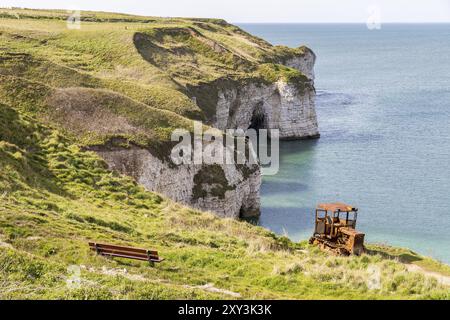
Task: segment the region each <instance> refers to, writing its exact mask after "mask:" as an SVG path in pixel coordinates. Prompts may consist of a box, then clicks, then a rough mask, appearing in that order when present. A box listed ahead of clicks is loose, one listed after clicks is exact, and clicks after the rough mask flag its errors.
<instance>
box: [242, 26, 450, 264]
mask: <svg viewBox="0 0 450 320" xmlns="http://www.w3.org/2000/svg"><path fill="white" fill-rule="evenodd" d="M239 25H240V27H242V28H243V29H244V30H246V31H248V32H250V33H252V34H254V35H257V36H259V37H261V38H263V39H265V40H267V41H269V42H270V43H272V44H274V45H286V46H290V47H297V46H300V45H306V46H308V47H309V48H311V49H312V50H313V51H314V52H315V54H316V55H317V61H316V66H315V73H316V79H315V87H316V91H317V98H316V108H317V115H318V121H319V130H320V133H321V138H320V139H318V140H306V141H289V142H282V143H281V144H280V170H279V172H278V174H276V175H273V176H264V177H263V184H262V190H261V198H262V199H261V201H262V215H261V219H260V221H259V223H260V225H262V226H264V227H267V228H269V229H271V230H273V231H274V232H276V233H278V234H282V235H286V236H288V237H290V238H291V239H293V240H295V241H299V240H306V239H308V238H309V237H310V236H311V234H312V231H313V224H314V208H315V206H316V205H317V204H318V203H323V202H335V201H340V202H345V203H348V204H351V205H353V206H355V207H358V208H359V217H358V218H359V219H358V225H357V229H358V230H360V231H362V232H364V233H365V234H366V241H367V242H370V243H379V244H387V245H393V246H400V247H407V248H410V249H411V250H413V251H415V252H417V253H420V254H422V255H425V256H430V257H433V258H435V259H438V260H440V261H442V262H445V263H450V24H382V25H380V28H379V29H372V28H368V27H367V26H366V25H365V24H239Z"/></svg>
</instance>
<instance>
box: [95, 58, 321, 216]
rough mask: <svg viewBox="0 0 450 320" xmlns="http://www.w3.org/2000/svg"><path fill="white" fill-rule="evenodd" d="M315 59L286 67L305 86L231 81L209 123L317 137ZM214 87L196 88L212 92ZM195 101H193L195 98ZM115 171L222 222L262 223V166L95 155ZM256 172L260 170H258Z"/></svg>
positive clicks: (112, 151) (111, 151) (137, 153)
mask: <svg viewBox="0 0 450 320" xmlns="http://www.w3.org/2000/svg"><path fill="white" fill-rule="evenodd" d="M314 61H315V56H314V54H313V53H312V52H310V51H309V50H308V51H307V52H306V54H303V55H301V56H299V57H292V58H289V59H287V60H286V61H283V63H284V64H286V65H287V66H290V67H292V68H296V69H297V70H299V71H301V72H302V73H303V74H304V75H306V76H307V78H308V81H306V82H303V83H302V84H296V83H286V82H284V81H282V80H279V81H277V82H274V83H269V84H267V83H263V82H261V81H252V80H249V81H244V82H242V83H240V82H239V81H231V82H230V83H227V85H225V86H218V87H215V88H214V89H215V90H216V92H217V99H216V104H215V105H214V106H213V108H212V109H213V110H214V112H213V114H212V115H211V116H210V119H208V123H209V124H210V125H211V126H213V127H216V128H218V129H221V130H225V129H236V128H241V129H248V128H250V127H253V128H267V129H279V132H280V138H282V139H304V138H312V137H318V136H319V131H318V125H317V118H316V112H315V89H314V69H313V68H314ZM212 87H214V84H208V85H206V86H204V87H203V88H202V87H198V88H196V94H198V93H200V94H201V93H202V92H201V91H202V90H211V88H212ZM191 96H194V95H193V94H192V95H191ZM95 151H96V152H98V153H99V154H100V155H101V156H102V157H103V158H104V159H105V160H106V162H107V163H108V164H109V166H110V167H111V168H112V169H115V170H117V171H119V172H122V173H124V174H127V175H130V176H132V177H134V178H135V179H136V181H137V182H139V183H140V184H142V185H143V186H145V187H146V188H147V189H148V190H150V191H156V192H159V193H161V194H164V195H165V196H167V197H169V198H171V199H173V200H174V201H177V202H181V203H184V204H187V205H190V206H192V207H194V208H198V209H201V210H206V211H211V212H214V213H216V214H217V215H219V216H221V217H231V218H242V217H257V216H259V214H260V185H261V174H260V170H259V166H257V165H256V166H253V167H250V166H245V167H246V168H243V167H242V166H241V167H240V168H239V167H238V166H236V165H213V166H202V165H179V166H174V165H170V164H169V163H167V161H168V160H162V159H160V158H158V157H156V156H155V155H152V153H151V152H150V151H149V150H147V149H144V148H140V147H136V146H135V147H132V148H127V149H123V148H122V149H121V148H106V147H105V148H100V149H97V150H95ZM255 167H256V168H255Z"/></svg>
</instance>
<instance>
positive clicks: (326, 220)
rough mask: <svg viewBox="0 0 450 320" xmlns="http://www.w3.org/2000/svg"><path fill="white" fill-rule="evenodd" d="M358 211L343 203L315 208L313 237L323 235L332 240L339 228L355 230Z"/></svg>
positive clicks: (325, 204)
mask: <svg viewBox="0 0 450 320" xmlns="http://www.w3.org/2000/svg"><path fill="white" fill-rule="evenodd" d="M357 219H358V209H357V208H354V207H352V206H349V205H346V204H344V203H324V204H319V205H318V206H317V208H316V219H315V221H316V223H315V228H314V235H325V236H326V237H327V238H329V239H334V238H336V236H337V235H338V231H339V228H342V227H347V228H351V229H356V220H357Z"/></svg>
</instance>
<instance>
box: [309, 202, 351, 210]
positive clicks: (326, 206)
mask: <svg viewBox="0 0 450 320" xmlns="http://www.w3.org/2000/svg"><path fill="white" fill-rule="evenodd" d="M317 209H319V210H325V211H331V212H336V211H343V212H348V211H355V210H357V209H356V208H354V207H353V206H351V205H348V204H345V203H342V202H333V203H321V204H319V205H317Z"/></svg>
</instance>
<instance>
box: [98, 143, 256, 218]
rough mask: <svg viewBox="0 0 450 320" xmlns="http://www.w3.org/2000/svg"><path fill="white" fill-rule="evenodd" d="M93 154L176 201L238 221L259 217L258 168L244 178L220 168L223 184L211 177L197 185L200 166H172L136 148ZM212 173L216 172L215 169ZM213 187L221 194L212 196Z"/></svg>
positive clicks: (227, 167) (232, 169)
mask: <svg viewBox="0 0 450 320" xmlns="http://www.w3.org/2000/svg"><path fill="white" fill-rule="evenodd" d="M96 152H97V153H98V154H99V155H100V156H101V157H102V158H103V159H105V161H106V162H107V163H108V165H109V167H110V168H111V169H113V170H116V171H118V172H120V173H123V174H126V175H129V176H132V177H134V178H135V179H136V181H137V182H138V183H139V184H142V185H143V186H144V187H145V188H146V189H147V190H149V191H155V192H158V193H161V194H163V195H165V196H167V197H169V198H170V199H172V200H174V201H176V202H180V203H184V204H187V205H189V206H191V207H194V208H197V209H201V210H204V211H211V212H214V213H215V214H217V215H218V216H221V217H229V218H235V219H238V218H244V217H257V216H259V212H260V196H259V188H260V185H261V174H260V170H259V168H258V167H256V168H253V171H254V172H252V173H249V174H248V176H245V175H244V174H243V173H242V172H241V171H240V170H239V169H238V168H237V167H236V166H235V165H220V166H219V167H220V168H221V170H222V171H221V170H220V169H219V173H222V172H223V174H224V177H225V178H226V181H227V182H226V185H222V184H220V183H216V182H217V179H215V178H214V177H213V176H212V174H211V178H210V179H208V182H209V183H208V184H205V183H198V181H197V183H196V175H197V174H200V171H201V170H202V165H194V164H192V165H180V166H173V167H171V166H169V165H168V164H167V162H163V161H162V160H160V159H158V158H157V157H155V156H153V155H152V154H151V153H150V151H148V150H146V149H142V148H138V147H132V148H130V149H123V148H116V149H109V150H108V149H104V150H96ZM249 169H250V168H249ZM203 170H206V171H205V172H206V174H208V170H209V169H204V167H203ZM211 171H212V170H211ZM214 172H217V167H216V170H214ZM207 177H208V178H209V176H207ZM224 177H221V179H220V180H222V179H223V178H224ZM214 188H217V189H219V190H221V191H223V195H221V196H216V195H213V194H214V191H213V190H212V189H214ZM199 191H200V193H201V192H204V196H198V193H199ZM196 192H197V196H196ZM215 193H217V192H215ZM219 193H221V192H219Z"/></svg>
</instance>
